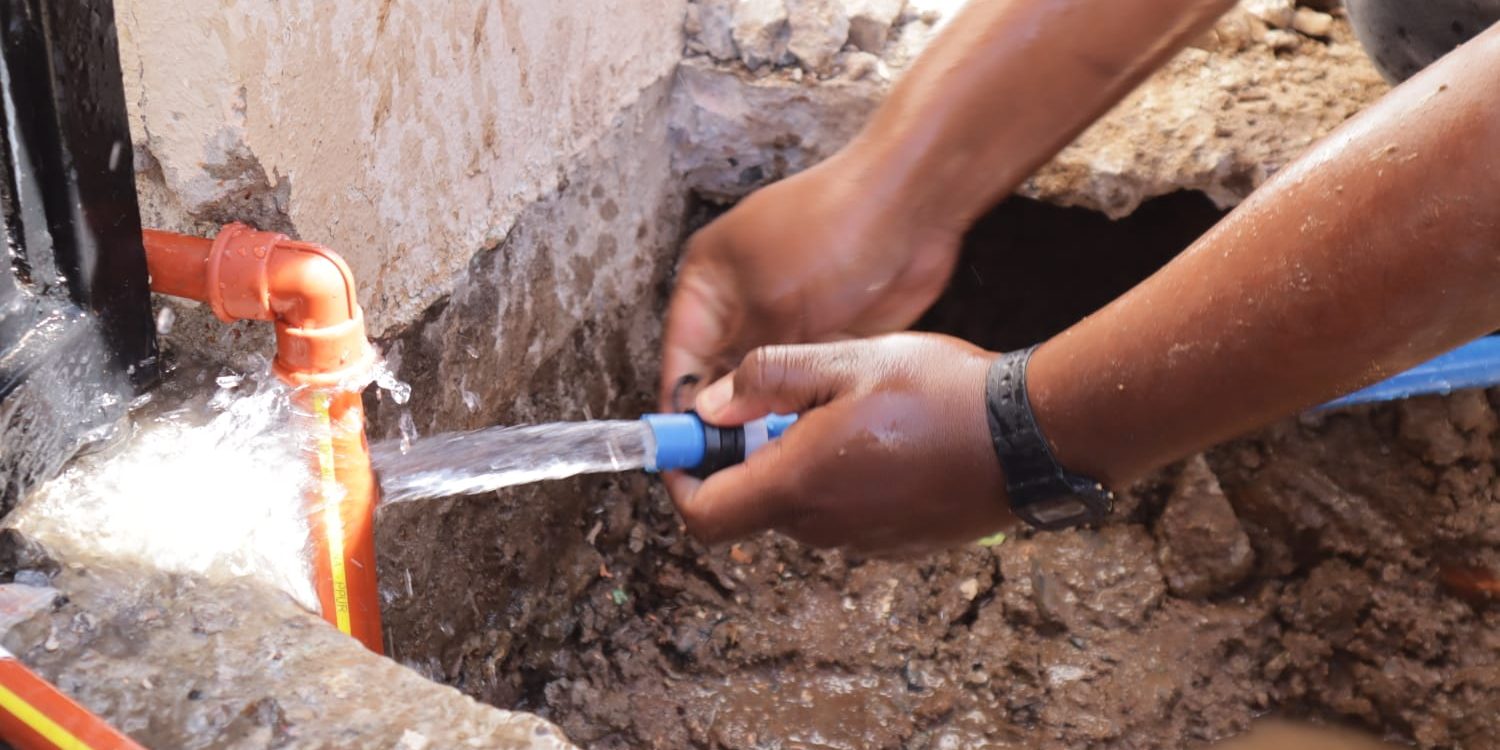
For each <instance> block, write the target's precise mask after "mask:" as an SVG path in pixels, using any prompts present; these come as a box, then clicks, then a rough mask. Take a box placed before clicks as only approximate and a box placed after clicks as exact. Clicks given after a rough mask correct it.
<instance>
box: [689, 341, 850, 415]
mask: <svg viewBox="0 0 1500 750" xmlns="http://www.w3.org/2000/svg"><path fill="white" fill-rule="evenodd" d="M857 345H858V344H857V343H855V342H849V343H836V344H805V345H798V346H763V347H761V348H759V349H755V350H753V351H751V352H750V353H749V354H748V355H746V357H745V359H744V361H742V362H741V363H740V366H739V367H738V368H736V369H735V371H734V372H732V373H730V374H728V375H725V376H724V377H722V378H720V379H719V380H718V381H717V382H715V383H714V384H713V385H711V386H709V387H708V388H705V389H704V390H703V392H702V393H700V394H698V399H697V404H696V406H697V410H698V414H699V415H700V416H702V417H703V418H704V419H705V420H707V421H709V422H712V423H714V424H726V425H736V424H743V423H745V422H748V421H750V420H752V419H756V418H758V417H763V416H765V415H766V414H770V413H771V412H778V413H782V414H787V413H791V412H802V411H807V410H809V409H812V408H814V407H818V406H821V405H823V404H826V403H828V402H829V401H832V400H833V399H834V398H835V397H836V396H838V395H839V394H840V393H842V392H844V391H845V390H847V389H848V388H849V386H850V385H851V384H852V383H853V382H854V377H855V375H854V370H853V369H852V368H851V367H850V366H849V364H850V357H849V356H847V355H848V352H849V349H850V347H853V346H857Z"/></svg>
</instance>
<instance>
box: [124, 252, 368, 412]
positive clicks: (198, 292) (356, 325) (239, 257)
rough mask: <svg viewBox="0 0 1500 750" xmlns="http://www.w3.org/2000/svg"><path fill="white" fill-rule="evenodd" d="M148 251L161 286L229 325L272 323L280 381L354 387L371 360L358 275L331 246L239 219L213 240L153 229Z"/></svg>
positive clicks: (154, 276)
mask: <svg viewBox="0 0 1500 750" xmlns="http://www.w3.org/2000/svg"><path fill="white" fill-rule="evenodd" d="M146 249H147V259H148V263H149V264H150V266H151V273H152V280H153V283H152V287H153V288H154V289H156V290H157V291H160V292H164V293H167V294H176V295H178V296H183V297H189V298H192V299H198V300H200V301H203V302H207V303H208V304H209V306H210V307H211V308H212V309H213V311H214V315H215V316H217V317H218V318H219V320H222V321H224V322H226V323H232V322H234V321H237V320H268V321H273V322H274V323H275V324H276V361H275V363H274V368H275V370H276V374H277V375H278V376H279V377H281V379H282V380H285V381H286V382H288V383H291V384H292V385H297V386H315V387H338V386H349V385H351V384H352V383H355V382H357V381H358V380H359V379H360V378H362V377H363V376H364V375H365V374H367V373H368V372H369V369H370V367H371V366H372V365H373V364H374V361H375V351H374V349H372V348H371V347H370V342H369V341H368V340H367V339H366V338H365V316H364V311H363V310H361V309H360V307H359V302H358V300H357V298H356V296H355V286H354V275H353V273H351V272H350V270H349V265H348V264H347V263H345V262H344V259H343V258H340V257H339V256H338V254H337V253H335V252H333V251H332V250H329V249H328V248H325V247H323V246H321V245H315V244H313V243H310V242H298V241H296V240H293V239H291V238H289V237H287V236H286V235H284V234H281V233H279V232H264V231H260V230H256V229H252V228H251V227H248V226H246V225H244V224H240V223H238V222H235V223H232V224H226V225H224V228H223V229H221V230H219V233H218V235H217V236H215V237H214V239H213V241H212V242H211V243H210V242H209V241H208V240H202V239H198V238H196V237H185V236H182V235H176V234H171V233H169V232H157V231H148V232H147V233H146ZM196 279H202V281H197V280H196Z"/></svg>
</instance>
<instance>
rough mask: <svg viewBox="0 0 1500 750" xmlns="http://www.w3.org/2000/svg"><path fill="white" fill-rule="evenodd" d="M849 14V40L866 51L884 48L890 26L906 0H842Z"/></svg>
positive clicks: (894, 21)
mask: <svg viewBox="0 0 1500 750" xmlns="http://www.w3.org/2000/svg"><path fill="white" fill-rule="evenodd" d="M843 3H844V5H845V7H846V8H847V9H848V14H849V41H850V42H851V43H852V44H853V45H854V46H855V47H858V48H860V49H862V50H864V51H866V52H874V53H876V54H879V53H880V51H881V50H883V49H885V42H886V40H887V39H888V38H889V37H890V33H891V27H892V26H893V25H895V23H896V19H897V18H899V17H900V16H901V11H902V9H904V8H905V7H906V0H843Z"/></svg>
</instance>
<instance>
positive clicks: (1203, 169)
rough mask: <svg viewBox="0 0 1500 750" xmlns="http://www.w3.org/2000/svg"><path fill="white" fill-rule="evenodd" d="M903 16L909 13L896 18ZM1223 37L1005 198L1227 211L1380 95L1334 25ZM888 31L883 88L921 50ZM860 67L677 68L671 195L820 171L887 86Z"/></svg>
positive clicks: (1255, 25) (724, 191) (920, 29)
mask: <svg viewBox="0 0 1500 750" xmlns="http://www.w3.org/2000/svg"><path fill="white" fill-rule="evenodd" d="M916 7H917V4H916V3H915V2H911V3H908V7H907V9H906V11H904V12H905V13H907V14H911V13H914V12H915V11H914V9H915V8H916ZM1224 25H1225V26H1227V27H1229V28H1228V29H1227V31H1225V30H1224V29H1216V31H1215V34H1216V36H1218V37H1219V38H1218V39H1216V40H1209V42H1208V43H1206V44H1202V45H1201V47H1202V48H1189V49H1186V50H1183V51H1182V53H1181V54H1179V55H1177V56H1176V57H1175V58H1173V59H1172V61H1170V62H1168V63H1167V65H1166V66H1165V67H1164V68H1163V69H1162V70H1160V71H1158V72H1157V73H1156V75H1154V76H1153V77H1152V78H1151V79H1150V80H1148V81H1147V82H1146V83H1144V84H1143V85H1142V86H1141V87H1140V88H1138V89H1137V90H1136V91H1134V92H1132V93H1131V94H1130V95H1128V96H1127V97H1126V98H1125V99H1124V100H1123V101H1122V102H1121V103H1120V104H1119V106H1117V107H1115V108H1114V109H1113V110H1111V111H1110V113H1109V114H1108V115H1107V116H1105V117H1104V118H1102V119H1101V120H1099V121H1098V122H1096V123H1095V124H1094V125H1093V126H1092V127H1090V128H1089V129H1088V130H1086V131H1084V132H1083V133H1082V134H1081V135H1080V136H1079V137H1078V139H1077V140H1076V141H1074V143H1073V144H1072V145H1070V146H1068V148H1066V149H1064V150H1063V151H1062V152H1061V153H1060V154H1058V155H1057V156H1056V157H1055V158H1054V159H1053V160H1052V162H1051V163H1049V164H1047V165H1045V166H1044V167H1042V168H1041V169H1040V170H1039V171H1038V172H1036V173H1035V174H1034V175H1033V176H1032V177H1031V178H1030V179H1028V180H1027V181H1026V182H1024V183H1022V184H1021V185H1020V187H1019V188H1018V189H1017V193H1018V194H1020V195H1022V196H1024V197H1027V198H1033V199H1037V200H1042V201H1046V202H1049V203H1054V204H1059V205H1065V206H1077V207H1080V208H1087V209H1090V210H1095V211H1100V212H1102V213H1105V214H1107V215H1109V216H1110V217H1111V218H1116V219H1118V218H1122V217H1125V216H1127V215H1129V214H1130V213H1131V212H1132V211H1134V210H1135V209H1136V208H1137V207H1138V206H1140V205H1141V203H1142V202H1144V201H1146V200H1149V199H1151V198H1155V197H1158V196H1162V195H1167V194H1170V193H1175V192H1179V191H1184V190H1196V191H1199V192H1202V193H1204V194H1205V195H1207V196H1208V197H1209V198H1210V199H1211V200H1212V201H1213V202H1214V203H1215V204H1217V205H1218V206H1219V207H1221V208H1229V207H1232V206H1234V205H1235V204H1237V203H1238V202H1239V201H1241V200H1243V199H1244V198H1245V196H1247V195H1249V193H1250V192H1251V191H1252V190H1254V189H1255V188H1256V187H1258V186H1259V185H1260V184H1261V183H1263V182H1264V181H1265V180H1266V179H1267V177H1268V176H1270V175H1272V174H1275V173H1276V171H1277V170H1279V169H1281V168H1282V167H1284V166H1285V165H1286V163H1287V162H1288V161H1289V160H1290V159H1292V158H1293V157H1294V156H1295V155H1296V154H1298V153H1300V152H1301V151H1302V150H1304V149H1305V148H1307V146H1308V145H1309V144H1311V143H1312V142H1313V141H1314V140H1316V139H1318V138H1319V137H1322V136H1323V135H1325V134H1327V133H1328V132H1329V131H1331V130H1333V129H1334V128H1335V127H1337V126H1338V125H1339V124H1341V123H1343V122H1344V121H1346V120H1348V119H1349V117H1350V116H1352V115H1353V114H1355V113H1356V112H1358V111H1359V110H1361V109H1362V108H1364V107H1365V106H1367V105H1368V104H1369V103H1371V102H1373V101H1374V100H1375V99H1376V98H1378V97H1379V96H1380V95H1381V94H1383V93H1385V92H1386V91H1387V90H1389V86H1388V85H1387V84H1386V83H1385V81H1384V80H1383V79H1382V78H1381V76H1380V73H1379V72H1378V71H1376V70H1375V67H1374V65H1373V64H1372V63H1371V62H1370V59H1369V56H1368V55H1366V54H1365V52H1364V50H1363V49H1361V48H1360V46H1359V44H1358V43H1357V42H1355V41H1354V40H1353V38H1352V36H1351V35H1350V34H1349V33H1348V22H1347V21H1345V20H1344V19H1341V18H1336V19H1335V27H1336V28H1335V33H1334V34H1333V37H1332V38H1330V39H1329V41H1328V42H1326V43H1321V44H1306V45H1302V44H1301V42H1302V41H1304V40H1306V39H1307V37H1304V36H1302V35H1301V34H1298V33H1296V32H1294V31H1287V30H1283V29H1275V30H1271V31H1268V30H1267V29H1266V24H1265V23H1264V22H1263V21H1261V20H1260V19H1259V18H1258V17H1255V16H1253V15H1251V14H1249V13H1247V12H1244V11H1237V12H1233V13H1231V14H1229V16H1228V17H1226V19H1225V22H1224ZM1272 31H1274V32H1276V33H1277V34H1278V36H1280V37H1281V39H1280V41H1279V42H1278V44H1281V45H1283V48H1284V49H1286V50H1293V49H1295V53H1293V54H1279V55H1276V56H1272V55H1270V54H1268V53H1267V51H1266V48H1265V46H1262V45H1266V46H1269V44H1270V40H1268V39H1266V37H1268V36H1269V35H1270V33H1271V32H1272ZM899 32H900V33H899V34H893V35H892V37H891V39H890V40H889V42H888V43H887V45H886V48H885V51H884V54H883V55H882V56H881V61H882V63H883V65H885V66H889V70H890V71H891V74H892V75H891V78H894V77H898V76H899V74H900V72H901V71H902V70H903V69H904V63H903V62H902V60H903V59H906V58H910V57H915V55H916V53H917V52H918V51H920V48H919V47H913V48H912V49H911V50H910V54H909V55H906V54H905V52H904V51H905V50H906V49H907V46H908V44H909V43H910V42H911V41H912V40H915V39H919V38H921V37H922V35H923V33H925V32H926V27H924V26H923V24H921V23H918V22H912V23H908V24H907V25H905V26H901V27H900V28H899ZM1298 45H1300V46H1298ZM1237 51H1238V52H1237ZM1241 53H1243V54H1241ZM866 54H869V53H866V52H863V51H860V50H851V51H848V52H845V53H843V55H842V56H841V57H842V59H843V62H844V66H843V67H844V71H845V73H844V74H842V75H837V76H830V77H828V78H825V79H823V80H820V81H819V82H818V83H817V85H816V86H808V85H797V84H794V83H793V82H792V81H791V80H789V78H790V77H788V76H758V77H755V76H746V75H744V74H743V71H739V70H728V69H724V68H725V67H727V66H716V65H713V64H712V61H711V60H709V59H708V58H706V57H696V58H689V59H687V60H684V61H683V62H682V65H681V66H680V67H679V68H678V76H679V79H678V80H679V85H678V87H677V89H676V90H675V91H674V93H673V98H674V101H675V102H676V104H677V105H678V106H679V107H681V109H680V110H679V112H678V113H677V115H676V116H675V119H674V123H673V138H674V139H675V140H674V143H675V144H676V148H677V152H676V154H675V155H674V161H673V163H674V165H675V166H677V167H678V168H679V169H680V171H681V173H682V175H683V180H684V183H685V184H686V185H687V186H688V187H689V188H690V189H692V190H694V191H696V192H698V193H700V194H702V195H704V196H707V197H711V198H713V199H714V200H735V199H738V198H740V197H743V196H744V195H745V194H746V193H748V192H749V191H751V190H753V189H755V188H757V187H759V186H761V185H763V184H765V183H767V182H769V181H771V180H774V179H778V178H781V177H785V176H786V175H789V174H792V173H794V172H797V171H799V170H801V169H804V168H806V167H808V166H811V165H812V164H815V163H817V162H818V161H819V160H821V159H824V158H827V157H828V156H829V155H831V154H832V153H833V152H834V151H836V150H837V149H838V148H839V147H840V146H842V145H844V143H845V142H847V140H848V139H849V138H851V137H853V135H854V134H855V133H857V132H858V131H859V128H860V127H861V126H862V125H863V124H864V122H865V119H866V118H867V116H868V114H869V112H870V111H871V110H873V109H874V107H875V106H876V105H877V104H878V103H879V102H880V100H881V99H882V98H883V97H884V95H885V93H886V91H887V90H888V89H889V86H890V85H891V78H887V77H885V76H876V75H870V74H869V68H868V67H866V63H867V62H869V58H863V57H860V56H862V55H866ZM903 55H904V57H903ZM1163 123H1169V124H1170V125H1169V126H1166V127H1164V126H1163Z"/></svg>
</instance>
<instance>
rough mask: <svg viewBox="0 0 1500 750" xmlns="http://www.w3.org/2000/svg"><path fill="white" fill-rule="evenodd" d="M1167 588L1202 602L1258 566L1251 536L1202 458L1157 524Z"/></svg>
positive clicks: (1187, 468)
mask: <svg viewBox="0 0 1500 750" xmlns="http://www.w3.org/2000/svg"><path fill="white" fill-rule="evenodd" d="M1156 535H1157V539H1158V540H1159V542H1160V546H1159V547H1158V551H1157V555H1158V559H1159V561H1160V563H1161V569H1162V572H1163V573H1164V574H1165V575H1166V579H1167V587H1168V588H1169V589H1171V590H1172V592H1173V593H1175V594H1177V595H1178V596H1182V597H1187V598H1202V597H1207V596H1212V595H1214V594H1217V593H1220V592H1223V591H1225V590H1227V589H1229V588H1232V587H1234V586H1236V585H1238V584H1239V583H1240V582H1241V581H1243V580H1245V577H1246V576H1248V575H1250V572H1251V570H1252V569H1253V568H1254V566H1255V552H1254V550H1252V549H1251V547H1250V537H1249V535H1247V534H1246V533H1245V530H1244V528H1243V527H1242V526H1240V520H1239V518H1238V517H1237V516H1235V513H1234V507H1233V506H1232V505H1230V504H1229V499H1228V498H1227V497H1225V495H1224V490H1223V488H1221V487H1220V486H1219V479H1218V477H1216V476H1214V473H1213V470H1212V469H1210V468H1209V466H1208V462H1207V461H1205V460H1203V456H1202V455H1197V456H1194V457H1193V458H1191V459H1188V461H1187V463H1186V465H1184V466H1183V469H1182V474H1181V475H1180V476H1179V477H1178V478H1177V482H1176V488H1175V489H1174V490H1173V491H1172V496H1171V497H1169V498H1168V499H1167V506H1166V508H1165V509H1164V510H1163V511H1162V514H1161V518H1160V519H1159V520H1158V521H1157V523H1156Z"/></svg>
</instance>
